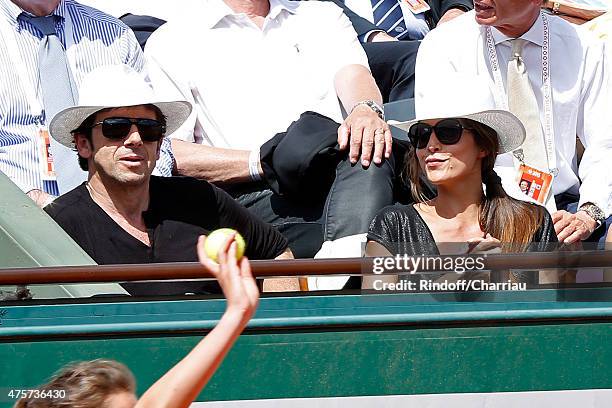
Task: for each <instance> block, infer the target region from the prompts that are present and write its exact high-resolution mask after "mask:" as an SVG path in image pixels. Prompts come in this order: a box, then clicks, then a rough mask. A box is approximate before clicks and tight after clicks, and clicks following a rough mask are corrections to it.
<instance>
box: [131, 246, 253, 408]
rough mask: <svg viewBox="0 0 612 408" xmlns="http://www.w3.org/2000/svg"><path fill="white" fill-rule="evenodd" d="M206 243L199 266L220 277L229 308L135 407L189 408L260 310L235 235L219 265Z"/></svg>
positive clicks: (200, 252) (246, 262) (200, 251)
mask: <svg viewBox="0 0 612 408" xmlns="http://www.w3.org/2000/svg"><path fill="white" fill-rule="evenodd" d="M204 241H205V238H204V237H203V236H202V237H200V239H199V241H198V247H197V249H198V257H199V258H200V263H201V264H202V265H203V266H204V268H205V269H207V270H209V271H210V272H211V273H212V274H213V275H215V276H216V277H217V280H218V281H219V284H220V285H221V288H222V289H223V293H224V295H225V297H226V299H227V309H226V310H225V313H224V314H223V316H222V317H221V320H219V323H218V324H217V326H215V328H214V329H213V330H212V331H211V332H210V333H209V334H208V335H207V336H206V337H204V339H202V341H200V343H198V344H197V345H196V346H195V348H194V349H193V350H192V351H191V352H190V353H189V354H188V355H187V356H186V357H185V358H183V359H182V360H181V361H180V362H179V363H178V364H176V365H175V366H174V367H172V369H170V371H168V372H167V373H166V374H165V375H164V376H163V377H162V378H160V379H159V380H158V381H157V382H156V383H155V384H153V385H152V386H151V388H149V389H148V390H147V391H146V392H145V393H144V395H143V396H142V397H141V398H140V400H139V401H138V403H137V404H136V408H152V407H154V408H187V407H189V405H190V404H191V403H192V401H193V400H194V399H195V398H196V397H197V396H198V394H199V393H200V391H201V390H202V388H204V386H205V385H206V383H207V382H208V381H209V380H210V378H211V377H212V376H213V374H214V372H215V371H216V370H217V368H218V367H219V365H220V364H221V362H222V361H223V358H225V355H226V354H227V353H228V351H229V350H230V348H231V347H232V345H233V344H234V342H235V341H236V339H237V338H238V336H239V335H240V333H241V332H242V330H243V329H244V327H245V326H246V324H247V322H248V321H249V319H250V318H251V316H253V314H254V313H255V309H257V304H258V301H259V290H258V289H257V285H256V284H255V279H253V275H252V273H251V267H250V265H249V261H248V259H247V258H246V257H244V258H242V259H241V261H240V265H238V263H237V261H236V244H235V243H234V236H231V237H230V238H229V239H228V240H227V241H226V242H225V244H224V246H223V247H222V248H221V249H220V250H219V255H218V258H219V264H216V263H215V262H213V261H212V260H210V259H209V258H208V257H207V256H206V253H205V251H204V248H203V247H204Z"/></svg>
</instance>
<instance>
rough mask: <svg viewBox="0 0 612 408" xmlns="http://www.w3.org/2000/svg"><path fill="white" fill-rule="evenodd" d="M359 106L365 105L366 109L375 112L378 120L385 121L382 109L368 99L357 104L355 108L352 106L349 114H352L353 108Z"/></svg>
mask: <svg viewBox="0 0 612 408" xmlns="http://www.w3.org/2000/svg"><path fill="white" fill-rule="evenodd" d="M359 105H366V106H367V107H369V108H370V109H372V110H373V111H374V112H376V114H377V115H378V117H379V118H381V119H382V120H385V111H384V109H383V107H382V106H380V105H379V104H377V103H376V102H374V101H372V100H370V99H368V100H367V101H361V102H357V103H356V104H355V106H353V109H351V113H353V111H354V110H355V108H356V107H358V106H359Z"/></svg>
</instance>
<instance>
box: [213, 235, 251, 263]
mask: <svg viewBox="0 0 612 408" xmlns="http://www.w3.org/2000/svg"><path fill="white" fill-rule="evenodd" d="M231 234H236V236H235V238H234V241H235V242H236V259H238V260H239V259H240V258H242V255H244V247H245V243H244V238H242V235H240V234H239V233H238V231H236V230H234V229H231V228H220V229H218V230H214V231H213V232H211V233H210V234H208V236H207V237H206V241H204V251H205V252H206V256H208V257H209V258H210V259H212V260H213V261H215V262H219V261H218V259H217V255H218V254H219V249H220V248H221V246H222V245H223V244H224V243H225V241H227V238H228V237H229V236H230V235H231Z"/></svg>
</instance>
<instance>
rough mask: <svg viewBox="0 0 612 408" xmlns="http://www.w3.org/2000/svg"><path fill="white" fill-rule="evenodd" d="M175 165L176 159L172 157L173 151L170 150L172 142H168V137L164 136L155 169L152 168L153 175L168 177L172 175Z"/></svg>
mask: <svg viewBox="0 0 612 408" xmlns="http://www.w3.org/2000/svg"><path fill="white" fill-rule="evenodd" d="M175 165H176V160H175V159H174V153H173V152H172V143H171V142H170V139H168V138H167V137H164V138H163V139H162V144H161V147H160V149H159V159H157V163H156V164H155V169H153V175H155V176H162V177H170V176H172V172H173V170H174V167H175Z"/></svg>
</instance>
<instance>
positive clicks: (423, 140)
mask: <svg viewBox="0 0 612 408" xmlns="http://www.w3.org/2000/svg"><path fill="white" fill-rule="evenodd" d="M429 136H431V126H429V125H428V124H427V123H421V122H419V123H415V124H414V125H412V126H410V129H408V138H409V139H410V143H412V145H413V146H414V147H416V148H417V149H422V148H424V147H425V146H427V142H428V141H429Z"/></svg>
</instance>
